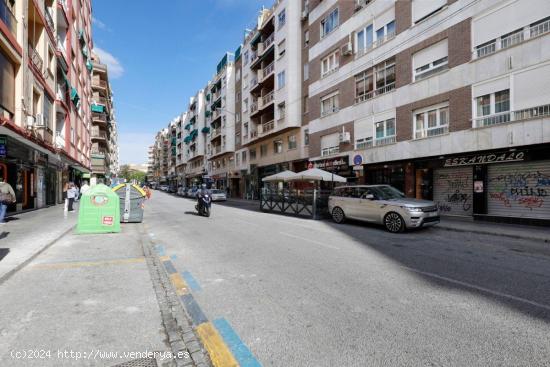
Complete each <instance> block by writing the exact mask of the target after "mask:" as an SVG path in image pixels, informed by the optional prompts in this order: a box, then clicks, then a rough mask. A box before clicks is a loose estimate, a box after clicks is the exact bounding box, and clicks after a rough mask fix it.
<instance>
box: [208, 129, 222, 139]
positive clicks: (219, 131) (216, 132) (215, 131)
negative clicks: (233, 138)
mask: <svg viewBox="0 0 550 367" xmlns="http://www.w3.org/2000/svg"><path fill="white" fill-rule="evenodd" d="M221 134H222V129H221V127H218V128H217V129H213V130H212V133H211V134H210V139H214V138H217V137H218V136H219V135H221Z"/></svg>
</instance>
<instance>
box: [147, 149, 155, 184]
mask: <svg viewBox="0 0 550 367" xmlns="http://www.w3.org/2000/svg"><path fill="white" fill-rule="evenodd" d="M147 182H150V183H152V182H157V181H155V146H154V145H150V146H149V148H148V149H147Z"/></svg>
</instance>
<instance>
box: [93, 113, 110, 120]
mask: <svg viewBox="0 0 550 367" xmlns="http://www.w3.org/2000/svg"><path fill="white" fill-rule="evenodd" d="M92 120H93V121H99V122H107V114H106V113H103V112H92Z"/></svg>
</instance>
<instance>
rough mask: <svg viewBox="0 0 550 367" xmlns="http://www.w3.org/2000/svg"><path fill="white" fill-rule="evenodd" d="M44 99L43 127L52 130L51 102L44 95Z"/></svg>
mask: <svg viewBox="0 0 550 367" xmlns="http://www.w3.org/2000/svg"><path fill="white" fill-rule="evenodd" d="M45 97H46V98H44V113H43V115H44V126H46V127H47V128H48V129H51V128H52V122H53V120H52V112H53V108H52V107H53V101H52V100H50V97H48V96H47V95H45Z"/></svg>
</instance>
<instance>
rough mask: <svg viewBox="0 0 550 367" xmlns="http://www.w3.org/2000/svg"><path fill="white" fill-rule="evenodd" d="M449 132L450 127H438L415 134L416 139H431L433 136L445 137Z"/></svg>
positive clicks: (418, 131)
mask: <svg viewBox="0 0 550 367" xmlns="http://www.w3.org/2000/svg"><path fill="white" fill-rule="evenodd" d="M448 132H449V126H448V125H446V126H438V127H433V128H429V129H422V130H417V131H415V132H414V138H415V139H423V138H430V137H432V136H438V135H445V134H447V133H448Z"/></svg>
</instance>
